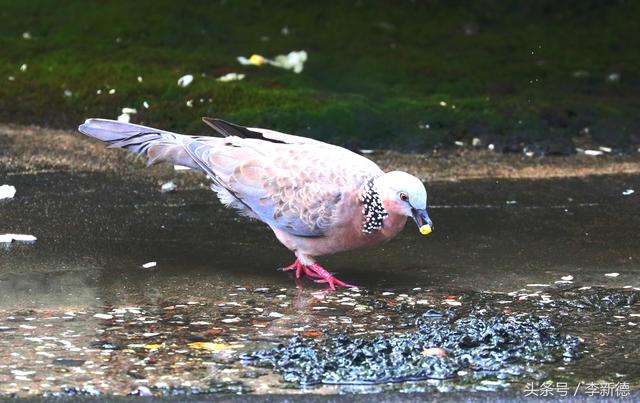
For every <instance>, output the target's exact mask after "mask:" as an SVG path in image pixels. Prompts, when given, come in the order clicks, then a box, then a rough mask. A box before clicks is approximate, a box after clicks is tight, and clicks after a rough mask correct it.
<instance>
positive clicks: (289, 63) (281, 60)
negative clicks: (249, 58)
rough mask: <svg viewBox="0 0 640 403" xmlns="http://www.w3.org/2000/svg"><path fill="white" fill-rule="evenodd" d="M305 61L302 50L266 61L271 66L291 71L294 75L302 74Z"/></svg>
mask: <svg viewBox="0 0 640 403" xmlns="http://www.w3.org/2000/svg"><path fill="white" fill-rule="evenodd" d="M306 61H307V52H305V51H304V50H299V51H293V52H289V54H287V55H278V56H276V58H275V59H274V60H273V61H270V60H268V61H267V62H268V63H270V64H271V65H272V66H276V67H281V68H283V69H287V70H293V72H294V73H297V74H299V73H302V69H303V68H304V63H305V62H306Z"/></svg>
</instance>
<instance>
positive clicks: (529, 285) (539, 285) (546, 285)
mask: <svg viewBox="0 0 640 403" xmlns="http://www.w3.org/2000/svg"><path fill="white" fill-rule="evenodd" d="M527 287H551V285H550V284H538V283H534V284H527Z"/></svg>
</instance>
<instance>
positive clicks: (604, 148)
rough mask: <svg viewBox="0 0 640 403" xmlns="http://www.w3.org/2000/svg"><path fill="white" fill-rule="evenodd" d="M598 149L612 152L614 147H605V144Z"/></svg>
mask: <svg viewBox="0 0 640 403" xmlns="http://www.w3.org/2000/svg"><path fill="white" fill-rule="evenodd" d="M598 150H600V151H602V152H604V153H610V152H611V151H613V149H612V148H611V147H603V146H600V147H598Z"/></svg>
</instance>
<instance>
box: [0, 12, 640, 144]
mask: <svg viewBox="0 0 640 403" xmlns="http://www.w3.org/2000/svg"><path fill="white" fill-rule="evenodd" d="M0 6H1V7H0V10H2V11H0V15H1V16H2V19H3V24H1V25H0V47H1V48H2V49H3V58H2V60H1V61H0V82H2V83H3V85H0V120H3V121H9V122H21V123H36V124H45V125H50V126H57V127H74V126H75V125H77V123H79V122H81V121H82V120H83V119H84V118H86V117H92V116H100V117H108V118H115V117H116V116H117V115H118V114H119V112H120V109H121V108H122V107H125V106H128V107H134V108H137V109H138V111H139V114H138V115H136V116H135V117H134V120H135V121H136V122H142V123H146V124H150V125H155V126H160V127H165V128H168V129H174V130H179V131H186V132H203V131H205V129H204V128H203V127H202V125H201V123H200V116H202V115H211V116H219V117H223V118H228V119H233V120H236V121H238V122H239V123H243V124H248V125H260V126H266V127H271V128H275V129H281V130H285V131H291V132H296V133H299V134H302V135H308V136H312V137H315V138H319V139H324V140H330V141H334V142H338V143H342V144H347V145H351V146H363V147H364V146H377V147H380V146H388V147H397V148H405V149H416V148H422V147H429V146H433V145H435V144H440V143H444V144H450V143H452V142H453V140H455V139H465V138H470V137H473V136H477V135H480V136H485V137H491V138H507V139H508V138H513V137H521V136H524V137H526V138H530V139H548V138H553V137H557V136H561V137H563V138H568V137H571V136H574V135H576V134H577V133H578V131H579V130H580V129H582V128H583V127H594V128H597V130H596V132H597V133H599V134H598V135H597V136H595V137H597V139H598V141H601V142H603V143H607V142H613V143H617V144H623V143H625V142H628V141H629V140H630V139H631V140H632V139H634V136H636V137H637V136H638V134H637V133H638V128H639V127H640V123H639V122H638V118H637V110H638V107H639V106H640V95H639V94H640V91H638V89H639V88H638V87H639V86H640V75H639V73H638V70H637V66H638V65H640V52H639V49H640V37H639V36H638V35H637V34H636V32H635V31H634V29H633V24H632V23H631V22H630V21H629V18H630V16H632V15H638V12H639V11H640V4H639V3H637V2H623V1H613V2H601V1H597V0H591V1H581V2H577V1H576V2H561V4H557V2H553V1H550V0H543V1H539V2H535V3H531V4H525V3H511V2H501V1H497V0H484V1H478V2H473V3H469V4H466V5H461V4H453V3H450V2H444V1H442V2H440V1H428V2H409V1H401V2H396V1H394V2H392V1H378V2H368V1H356V0H354V1H337V2H330V3H326V2H297V1H275V0H264V1H249V0H233V1H219V2H196V1H186V2H179V3H177V2H172V1H151V0H141V1H137V2H133V3H132V2H125V1H121V0H119V1H110V2H95V3H88V2H78V1H72V0H66V1H65V0H61V1H57V2H55V3H52V2H50V1H47V0H30V1H23V2H18V1H10V0H0ZM284 27H287V28H288V30H289V32H290V33H289V34H288V35H284V34H282V29H283V28H284ZM23 32H29V33H30V34H31V36H32V39H31V40H25V39H23V38H22V34H23ZM298 49H304V50H306V51H307V52H308V53H309V60H308V62H307V64H306V65H305V70H304V72H303V73H302V74H299V75H297V74H293V73H291V72H288V71H284V70H281V69H276V68H273V67H270V66H263V67H251V66H250V67H244V66H240V65H239V64H238V63H237V61H236V57H237V56H239V55H246V56H248V55H250V54H251V53H260V54H263V55H265V56H268V57H269V56H273V55H276V54H282V53H287V52H289V51H291V50H298ZM23 63H26V64H27V65H28V68H27V70H26V71H25V72H21V71H20V69H19V67H20V65H21V64H23ZM231 71H236V72H242V73H245V74H246V75H247V78H246V79H245V80H244V81H242V82H235V83H220V82H217V81H215V78H216V77H218V76H220V75H222V74H225V73H227V72H231ZM614 72H615V73H619V74H620V77H621V79H620V81H619V82H609V81H607V79H606V77H607V75H609V74H610V73H614ZM188 73H190V74H194V75H195V76H196V79H195V80H194V82H193V84H191V85H190V86H188V87H186V88H180V87H178V86H177V85H176V81H177V79H178V78H179V77H180V76H182V75H183V74H188ZM9 76H12V77H14V80H13V81H9V80H8V77H9ZM138 76H141V77H142V78H143V81H142V82H138V79H137V78H138ZM111 88H115V89H116V93H115V94H113V95H109V94H108V90H109V89H111ZM98 90H102V94H101V95H98V94H97V93H96V92H97V91H98ZM65 91H70V92H71V95H70V96H65V95H64V94H65ZM201 99H202V102H201V101H200V100H201ZM189 100H193V106H192V107H189V106H187V101H189ZM209 100H211V101H209ZM144 101H147V102H148V103H149V104H150V105H151V107H150V108H149V109H145V108H143V107H142V103H143V102H144ZM441 101H444V102H446V106H441V105H440V102H441ZM454 105H455V109H454V108H453V106H454ZM427 125H428V129H427V128H426V127H427ZM607 130H611V131H615V134H613V133H612V134H611V136H608V135H607V134H606V132H607Z"/></svg>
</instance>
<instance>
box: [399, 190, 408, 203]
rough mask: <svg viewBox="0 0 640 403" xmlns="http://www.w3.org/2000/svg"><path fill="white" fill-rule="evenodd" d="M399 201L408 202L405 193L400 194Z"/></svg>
mask: <svg viewBox="0 0 640 403" xmlns="http://www.w3.org/2000/svg"><path fill="white" fill-rule="evenodd" d="M400 200H402V201H408V200H409V195H408V194H406V193H405V192H400Z"/></svg>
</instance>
